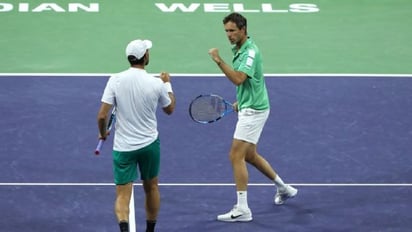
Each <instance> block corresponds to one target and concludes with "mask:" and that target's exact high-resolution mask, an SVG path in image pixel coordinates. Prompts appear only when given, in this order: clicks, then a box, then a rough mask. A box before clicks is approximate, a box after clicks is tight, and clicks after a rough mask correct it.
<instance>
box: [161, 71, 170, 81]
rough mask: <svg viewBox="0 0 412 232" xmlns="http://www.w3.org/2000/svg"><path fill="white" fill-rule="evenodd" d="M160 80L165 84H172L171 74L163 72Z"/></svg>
mask: <svg viewBox="0 0 412 232" xmlns="http://www.w3.org/2000/svg"><path fill="white" fill-rule="evenodd" d="M160 79H162V81H163V82H164V83H166V82H170V74H169V73H167V72H161V73H160Z"/></svg>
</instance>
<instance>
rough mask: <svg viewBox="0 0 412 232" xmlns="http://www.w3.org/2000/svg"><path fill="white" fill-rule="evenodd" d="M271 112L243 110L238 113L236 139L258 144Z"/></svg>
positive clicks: (234, 136)
mask: <svg viewBox="0 0 412 232" xmlns="http://www.w3.org/2000/svg"><path fill="white" fill-rule="evenodd" d="M269 113H270V110H269V109H267V110H254V109H242V110H240V111H239V113H238V121H237V124H236V130H235V134H234V135H233V138H234V139H238V140H243V141H246V142H249V143H253V144H257V143H258V141H259V138H260V135H261V133H262V130H263V126H264V125H265V122H266V120H267V119H268V117H269Z"/></svg>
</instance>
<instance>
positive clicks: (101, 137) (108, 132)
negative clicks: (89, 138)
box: [99, 131, 110, 140]
mask: <svg viewBox="0 0 412 232" xmlns="http://www.w3.org/2000/svg"><path fill="white" fill-rule="evenodd" d="M109 135H110V131H106V135H105V136H102V135H100V134H99V139H101V140H106V138H107V137H108V136H109Z"/></svg>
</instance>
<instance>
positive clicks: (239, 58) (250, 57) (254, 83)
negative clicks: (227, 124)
mask: <svg viewBox="0 0 412 232" xmlns="http://www.w3.org/2000/svg"><path fill="white" fill-rule="evenodd" d="M232 52H233V54H234V56H233V61H232V65H233V69H234V70H236V71H240V72H243V73H245V74H246V75H247V76H248V77H247V78H246V80H245V81H244V82H243V83H242V84H240V85H239V86H237V87H236V98H237V101H238V107H239V110H241V109H244V108H252V109H255V110H265V109H269V97H268V93H267V89H266V84H265V78H264V76H263V70H262V57H261V54H260V51H259V48H258V47H257V46H256V44H255V43H254V42H253V40H252V39H250V38H248V39H247V40H246V42H245V43H244V44H243V45H242V47H241V48H240V49H239V50H237V49H236V47H233V49H232Z"/></svg>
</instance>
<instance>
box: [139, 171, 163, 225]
mask: <svg viewBox="0 0 412 232" xmlns="http://www.w3.org/2000/svg"><path fill="white" fill-rule="evenodd" d="M143 189H144V192H145V208H146V222H147V230H146V231H148V232H151V231H154V227H155V225H156V219H157V215H158V213H159V209H160V192H159V186H158V178H157V177H155V178H153V179H150V180H143Z"/></svg>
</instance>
